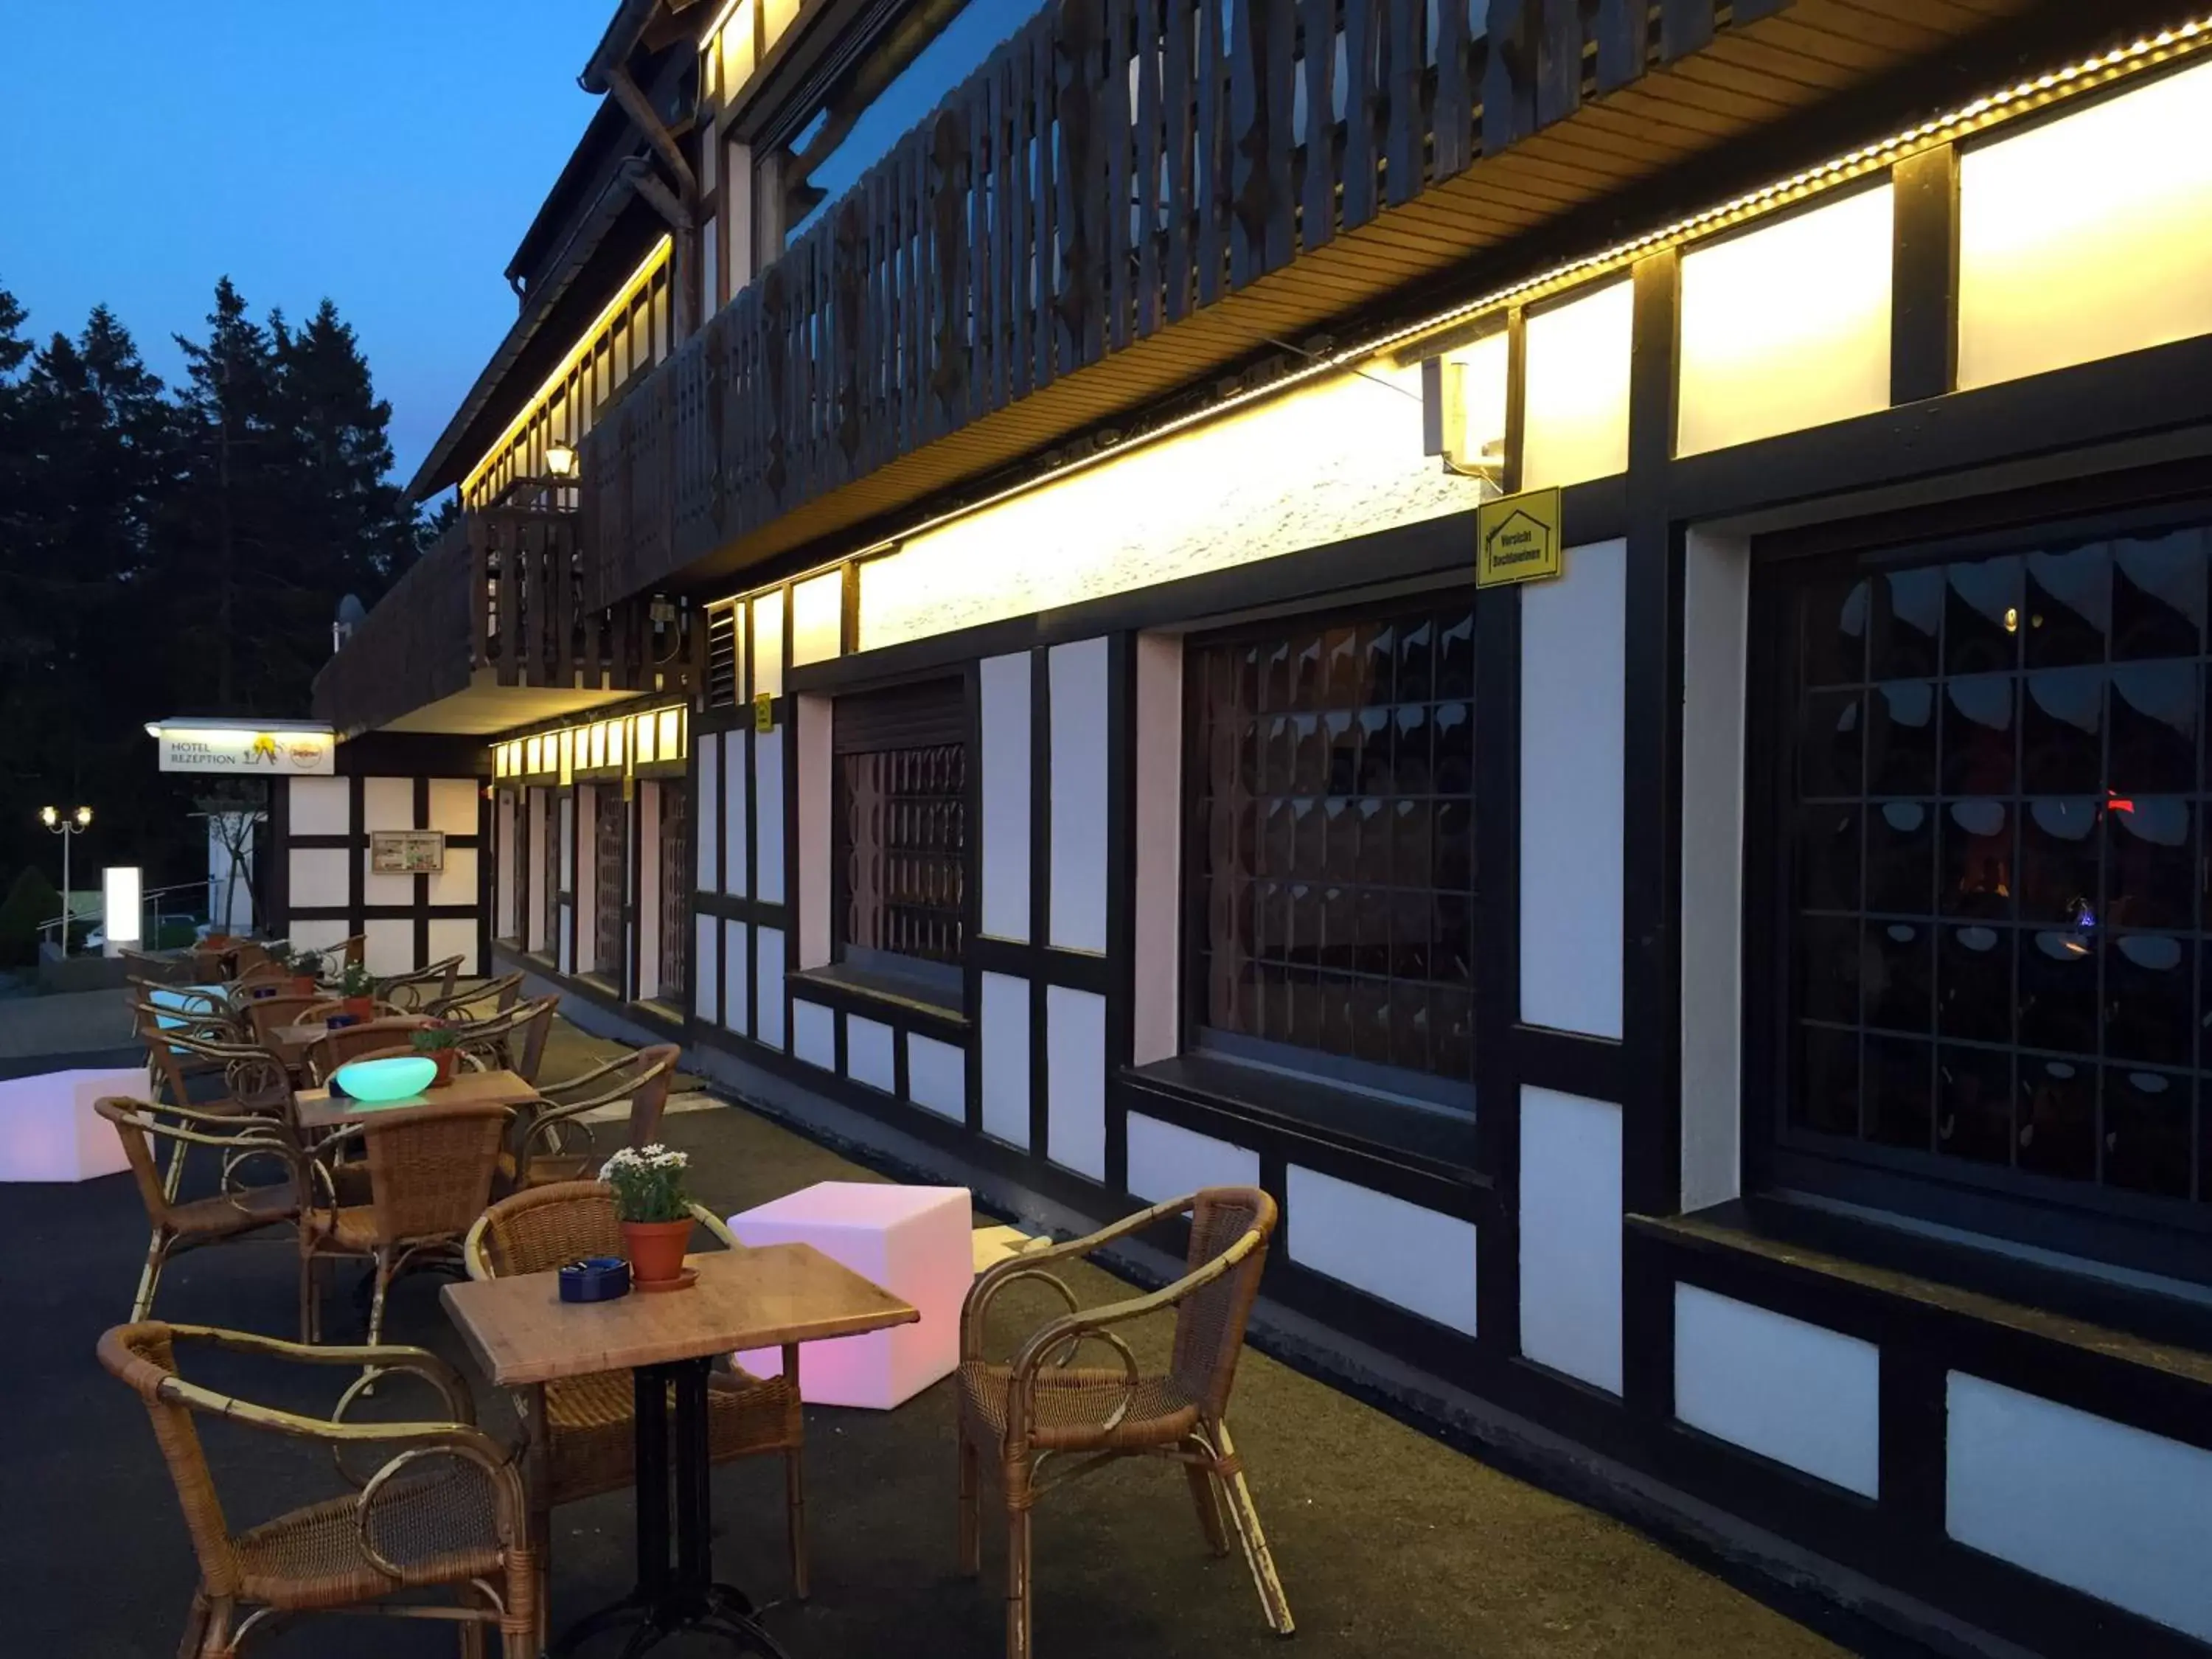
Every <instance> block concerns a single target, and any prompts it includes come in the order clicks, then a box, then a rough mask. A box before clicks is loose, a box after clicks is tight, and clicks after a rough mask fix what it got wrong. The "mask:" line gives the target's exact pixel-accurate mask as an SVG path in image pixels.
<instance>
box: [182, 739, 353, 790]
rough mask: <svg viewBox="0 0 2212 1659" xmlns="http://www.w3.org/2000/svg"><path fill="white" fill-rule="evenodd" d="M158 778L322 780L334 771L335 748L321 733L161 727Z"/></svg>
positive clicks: (331, 740) (333, 743)
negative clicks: (214, 775) (210, 775)
mask: <svg viewBox="0 0 2212 1659" xmlns="http://www.w3.org/2000/svg"><path fill="white" fill-rule="evenodd" d="M159 737H160V741H161V769H162V770H163V771H164V772H222V773H243V774H247V775H253V774H258V775H261V776H264V777H290V778H298V777H324V778H326V777H328V776H330V775H331V773H332V772H333V771H335V770H336V769H337V768H336V765H335V760H336V755H337V744H336V742H335V741H334V739H333V738H332V737H331V733H329V732H250V731H246V730H244V729H240V730H237V731H220V730H203V729H200V728H197V727H192V726H165V727H163V728H162V729H161V732H160V733H159Z"/></svg>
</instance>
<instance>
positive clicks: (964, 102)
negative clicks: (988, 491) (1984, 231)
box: [583, 0, 2172, 602]
mask: <svg viewBox="0 0 2212 1659" xmlns="http://www.w3.org/2000/svg"><path fill="white" fill-rule="evenodd" d="M2171 11H2172V6H2171V4H2170V3H2167V4H2163V5H2152V4H2142V5H2137V4H2134V3H2130V0H2115V3H2113V4H2112V5H2110V6H2100V7H2098V8H2095V9H2093V13H2094V15H2089V11H2088V10H2085V9H2081V8H2079V7H2074V6H2069V5H2066V4H2063V3H2039V0H1738V3H1736V4H1735V5H1734V6H1733V7H1731V6H1729V5H1726V4H1719V3H1715V0H1660V3H1654V4H1651V5H1649V6H1648V7H1647V6H1644V5H1637V4H1630V3H1621V0H1602V3H1600V4H1597V5H1595V6H1594V7H1593V6H1589V5H1583V4H1577V3H1573V0H1491V3H1490V7H1489V12H1488V27H1487V30H1486V33H1483V34H1482V35H1480V36H1479V37H1476V38H1474V39H1472V40H1454V39H1453V38H1452V28H1453V24H1452V20H1453V18H1454V17H1455V15H1457V9H1456V8H1455V7H1453V6H1449V5H1446V6H1444V7H1443V8H1442V9H1441V11H1440V13H1439V19H1440V31H1441V32H1440V34H1439V49H1438V51H1437V54H1436V61H1434V62H1432V63H1429V64H1417V63H1415V62H1414V58H1415V56H1416V53H1417V52H1418V43H1419V40H1420V32H1421V29H1422V27H1424V26H1425V21H1424V20H1425V9H1423V7H1422V6H1421V5H1420V4H1419V0H1235V3H1234V4H1233V6H1232V9H1231V13H1230V19H1229V28H1228V33H1227V34H1226V37H1225V38H1223V37H1218V36H1216V35H1215V34H1214V33H1212V30H1211V28H1210V27H1209V22H1210V18H1211V17H1212V16H1213V15H1218V14H1215V13H1213V12H1212V11H1211V9H1209V8H1207V7H1206V6H1204V5H1202V4H1198V5H1194V4H1193V3H1192V0H1060V3H1059V4H1057V5H1054V6H1049V7H1048V8H1047V9H1046V10H1045V11H1044V12H1043V13H1042V15H1039V16H1038V17H1036V19H1034V20H1033V21H1031V22H1030V24H1028V25H1026V26H1025V27H1024V28H1023V30H1022V31H1021V32H1020V33H1018V35H1017V36H1015V37H1014V38H1013V39H1012V40H1009V41H1007V42H1006V44H1005V45H1003V46H1001V47H1000V49H999V51H998V52H996V53H995V54H994V56H993V58H991V59H990V61H989V62H988V63H987V64H986V65H985V67H984V68H983V69H982V70H980V71H979V72H978V73H977V74H976V75H975V76H973V77H972V78H971V79H970V80H969V82H966V83H965V84H963V86H962V87H961V88H958V89H957V90H956V91H955V92H954V93H952V94H951V95H950V96H949V97H947V99H946V100H945V101H944V103H943V104H941V105H940V106H939V109H938V110H937V112H935V113H934V114H933V115H932V116H931V117H930V118H928V119H927V120H926V121H924V122H923V123H921V125H919V126H917V127H916V128H915V129H914V130H913V131H909V132H908V134H907V135H906V136H905V137H903V138H902V139H901V141H900V142H899V143H898V144H897V145H896V147H895V148H894V149H892V151H891V152H890V154H889V155H887V156H886V157H885V158H884V160H883V161H881V162H880V163H878V166H877V167H875V168H874V169H873V170H872V172H871V173H869V174H867V175H866V177H865V178H864V179H862V180H861V181H860V183H859V184H858V185H855V186H854V189H853V190H852V191H849V192H848V194H847V196H846V197H844V198H843V199H842V201H841V202H840V203H839V204H836V206H834V207H832V208H831V209H830V210H829V211H828V212H827V213H825V214H824V215H823V216H822V218H821V219H820V221H819V222H817V224H816V225H814V226H813V227H811V228H810V229H809V231H808V233H807V234H805V236H804V237H802V238H800V239H799V240H798V241H796V242H795V243H794V244H793V246H791V247H790V248H789V249H788V250H787V252H786V253H785V254H784V256H783V258H781V259H779V260H778V261H777V262H776V263H775V264H773V265H771V266H770V267H769V269H768V270H765V271H763V273H762V274H761V276H759V277H758V278H757V279H756V280H755V281H754V282H753V283H751V284H750V286H749V287H748V288H747V289H745V290H744V292H743V293H741V294H740V295H738V297H737V298H736V299H735V300H733V301H732V302H731V303H730V304H729V305H728V306H726V307H724V308H723V309H722V310H721V311H720V313H717V315H716V316H715V317H714V318H713V319H710V320H709V322H708V325H707V327H706V328H705V329H704V330H702V332H701V333H700V334H699V335H697V336H695V337H693V338H692V339H691V340H690V341H688V342H686V343H685V344H684V347H683V348H682V349H680V350H679V351H678V353H677V354H676V355H675V356H672V357H671V359H670V361H669V362H666V363H665V364H664V365H662V366H661V367H660V368H659V370H657V371H656V373H655V374H654V375H653V377H651V378H650V379H649V380H647V381H646V382H645V383H644V384H643V385H642V386H640V387H639V388H638V389H637V390H636V391H635V392H633V393H632V394H631V395H630V396H629V398H626V399H625V400H624V402H623V404H622V405H621V406H620V407H619V408H618V409H617V410H615V411H614V412H613V414H612V416H610V417H609V418H607V419H606V420H605V421H603V422H601V424H600V425H599V427H598V428H596V429H595V430H594V431H593V432H592V435H591V436H590V438H589V439H588V440H587V441H586V445H585V447H584V452H583V475H584V513H585V524H586V582H587V586H588V591H589V592H590V593H591V594H592V596H593V597H595V598H596V599H598V600H599V601H602V602H610V601H611V600H612V599H616V598H618V597H620V596H622V595H624V594H629V593H637V592H645V591H647V590H650V589H654V588H659V587H662V586H669V585H671V584H672V585H676V586H682V587H684V588H685V589H687V590H691V591H698V592H710V591H712V590H713V589H714V588H715V587H716V586H727V585H728V583H729V580H730V579H731V578H732V577H733V576H734V575H735V574H737V573H738V572H739V571H742V570H745V569H747V568H751V567H756V566H758V565H761V564H763V562H769V561H775V562H776V564H777V565H778V566H779V567H780V566H781V565H784V564H788V563H791V562H794V560H795V559H796V557H797V556H799V554H801V553H803V554H804V555H805V556H813V555H815V554H817V553H821V552H828V551H836V550H842V549H844V548H847V547H849V546H850V545H851V544H853V543H854V541H855V540H856V539H857V540H866V539H869V538H874V537H876V536H879V535H882V534H884V533H887V532H893V531H896V529H897V528H899V527H901V526H902V525H904V524H906V523H908V522H911V521H912V520H913V519H914V518H915V516H916V514H917V512H918V510H919V509H920V508H921V507H924V506H925V505H926V506H927V507H932V508H934V507H939V506H944V505H949V504H952V503H955V502H957V501H959V500H960V499H962V498H963V496H974V495H980V494H981V493H983V490H984V489H985V488H986V487H997V486H998V485H999V484H1000V483H1002V482H1004V481H1005V480H1006V479H1007V478H1009V477H1013V476H1018V474H1019V473H1020V472H1021V471H1023V470H1025V469H1027V468H1032V467H1034V465H1036V462H1037V461H1038V459H1040V458H1041V457H1044V456H1045V455H1047V453H1048V452H1051V451H1052V450H1053V449H1054V446H1058V445H1064V444H1066V442H1067V441H1068V440H1069V439H1070V438H1071V437H1073V436H1077V435H1084V434H1086V433H1096V432H1097V431H1098V430H1099V429H1100V428H1114V427H1115V426H1117V425H1121V424H1124V423H1126V422H1129V421H1130V420H1131V419H1132V417H1133V416H1138V417H1142V416H1155V417H1156V416H1157V415H1158V412H1159V411H1160V410H1162V409H1163V408H1164V407H1170V406H1172V403H1171V400H1175V399H1177V398H1182V399H1184V400H1186V401H1188V400H1189V399H1190V398H1192V397H1193V395H1194V394H1195V395H1196V396H1197V397H1199V398H1203V397H1204V396H1206V393H1207V392H1209V391H1210V390H1211V389H1212V387H1214V386H1217V385H1219V384H1222V382H1221V377H1222V376H1224V375H1225V374H1231V373H1239V372H1243V371H1246V370H1249V369H1250V368H1253V366H1255V364H1256V365H1262V366H1264V364H1265V363H1266V362H1267V360H1268V359H1270V358H1274V359H1282V358H1284V357H1286V356H1287V357H1292V358H1295V356H1296V355H1297V353H1298V352H1300V351H1301V350H1306V349H1312V348H1313V345H1314V337H1315V336H1316V334H1317V333H1319V334H1324V335H1330V334H1334V335H1335V336H1336V337H1342V335H1343V334H1344V333H1346V332H1347V331H1357V329H1358V326H1359V325H1361V324H1362V323H1363V322H1365V321H1370V320H1372V319H1377V318H1378V317H1380V316H1382V315H1383V314H1386V313H1391V312H1393V311H1395V312H1397V313H1400V314H1402V313H1404V311H1405V309H1406V307H1408V306H1410V305H1413V304H1415V303H1417V302H1421V301H1426V302H1428V303H1431V304H1432V303H1436V302H1438V301H1441V300H1443V298H1445V297H1446V296H1453V297H1456V296H1459V295H1465V294H1467V293H1470V292H1478V291H1480V290H1482V289H1486V288H1489V287H1492V286H1495V285H1497V284H1498V283H1499V282H1501V281H1502V280H1504V279H1505V278H1506V277H1508V276H1522V275H1527V274H1528V273H1530V272H1532V271H1535V270H1542V269H1544V268H1546V267H1547V265H1549V264H1552V263H1553V262H1555V261H1557V260H1559V259H1561V258H1566V257H1569V256H1571V255H1574V254H1578V253H1583V252H1588V251H1589V250H1590V249H1592V248H1594V247H1597V246H1604V245H1606V244H1607V243H1609V242H1612V241H1613V240H1618V239H1619V238H1620V236H1621V235H1623V234H1629V233H1632V232H1640V231H1643V230H1647V229H1650V228H1655V227H1656V226H1658V225H1662V224H1664V223H1665V222H1668V220H1669V219H1670V218H1672V217H1674V216H1677V215H1679V214H1680V213H1682V212H1684V211H1686V210H1691V209H1693V208H1698V207H1702V206H1705V205H1707V204H1711V202H1712V201H1714V200H1716V199H1719V198H1722V197H1725V196H1727V195H1729V194H1730V193H1732V192H1734V191H1738V190H1743V189H1750V188H1753V187H1756V186H1758V185H1764V184H1765V183H1768V182H1770V181H1771V180H1773V179H1777V178H1778V177H1781V176H1784V175H1786V174H1787V173H1790V171H1792V170H1793V169H1795V168H1796V167H1803V166H1809V165H1813V164H1815V163H1817V162H1819V161H1823V160H1825V159H1826V158H1827V157H1829V156H1831V155H1834V154H1835V153H1837V152H1838V150H1841V149H1848V148H1850V145H1852V144H1853V143H1859V142H1864V141H1866V140H1869V139H1871V138H1873V137H1876V136H1878V135H1881V134H1883V133H1886V132H1887V131H1892V130H1893V129H1894V128H1896V127H1897V126H1898V125H1902V124H1904V123H1905V122H1908V121H1911V120H1916V119H1918V118H1921V117H1923V115H1925V114H1927V113H1929V112H1933V111H1935V110H1936V109H1938V108H1940V107H1942V106H1944V105H1946V104H1947V103H1949V102H1953V101H1955V100H1960V99H1961V98H1963V97H1967V96H1971V95H1973V94H1975V93H1978V92H1979V91H1982V90H1985V89H1986V88H1989V87H1990V86H1991V85H1994V84H1997V83H2000V82H2002V81H2003V80H2004V79H2005V78H2006V77H2007V76H2008V75H2010V74H2014V73H2017V72H2020V71H2021V70H2026V69H2030V68H2042V67H2045V66H2047V64H2050V63H2051V62H2052V61H2057V60H2058V59H2060V58H2063V56H2064V55H2065V54H2066V53H2068V52H2074V51H2076V50H2079V49H2081V48H2083V47H2086V46H2102V45H2106V44H2109V43H2110V42H2111V41H2112V40H2116V39H2122V38H2125V36H2124V32H2125V31H2126V30H2127V29H2129V28H2130V27H2131V26H2132V25H2133V24H2135V23H2136V22H2137V21H2149V22H2155V21H2160V19H2161V18H2162V17H2170V14H2171ZM1323 30H1329V31H1337V30H1340V31H1341V32H1342V34H1343V37H1344V41H1345V43H1346V46H1345V51H1344V53H1343V57H1344V60H1345V62H1346V64H1349V65H1353V66H1357V65H1360V64H1365V65H1367V70H1366V71H1365V72H1364V73H1361V72H1357V71H1356V70H1348V71H1347V72H1346V80H1347V81H1348V84H1346V85H1344V86H1343V87H1341V88H1340V87H1339V86H1337V85H1336V84H1335V82H1336V77H1337V65H1336V64H1335V63H1334V61H1333V59H1334V56H1335V54H1332V53H1328V52H1321V53H1315V54H1311V55H1310V56H1308V55H1306V54H1304V50H1303V46H1304V39H1305V38H1307V36H1308V35H1309V34H1312V35H1314V36H1316V37H1317V36H1318V35H1319V34H1320V33H1321V32H1322V31H1323ZM1401 40H1402V41H1404V42H1406V43H1407V46H1408V47H1409V48H1410V49H1409V50H1405V51H1401V52H1399V53H1398V55H1397V59H1396V61H1398V62H1399V63H1401V64H1405V65H1407V68H1406V69H1405V70H1404V72H1402V73H1401V72H1396V71H1394V70H1392V68H1391V64H1392V61H1393V60H1392V55H1391V52H1390V50H1389V49H1390V46H1391V45H1392V44H1393V43H1394V42H1395V41H1401ZM1177 42H1194V51H1193V52H1180V51H1178V50H1177V49H1176V44H1175V43H1177ZM1301 94H1302V95H1303V97H1304V100H1305V101H1306V102H1307V103H1309V104H1310V105H1312V106H1316V107H1322V106H1328V107H1334V106H1336V105H1335V101H1334V100H1336V99H1337V98H1338V97H1339V95H1340V94H1341V97H1342V100H1343V106H1344V107H1345V108H1346V110H1347V111H1348V112H1349V116H1350V118H1347V119H1346V120H1343V121H1340V122H1339V123H1338V124H1337V125H1336V129H1335V131H1334V135H1333V142H1332V143H1330V144H1329V145H1328V146H1325V147H1323V148H1322V149H1321V150H1320V151H1319V152H1317V153H1309V147H1307V146H1305V145H1304V144H1302V143H1297V142H1294V141H1295V140H1296V138H1297V134H1296V133H1295V132H1294V131H1292V124H1291V112H1293V111H1294V110H1295V109H1296V108H1297V106H1298V98H1299V96H1300V95H1301ZM1271 110H1273V111H1279V112H1281V114H1280V117H1279V118H1270V111H1271ZM1209 135H1211V137H1209ZM1040 137H1048V138H1049V140H1050V141H1051V142H1050V144H1049V147H1045V146H1040V145H1038V144H1037V143H1036V141H1037V140H1038V139H1039V138H1040ZM1039 149H1045V151H1046V153H1048V154H1056V155H1058V157H1059V158H1060V166H1059V167H1057V168H1056V170H1055V171H1054V173H1053V175H1052V176H1049V177H1047V178H1043V179H1039V178H1037V177H1036V176H1034V173H1035V169H1034V167H1033V166H1031V167H1024V166H1022V165H1019V164H1018V161H1019V159H1020V158H1027V159H1028V160H1030V161H1032V162H1033V161H1034V158H1035V155H1036V153H1037V152H1038V150H1039ZM1163 176H1164V178H1165V179H1166V181H1167V182H1166V185H1165V188H1164V191H1163V190H1162V189H1161V188H1160V187H1159V186H1158V185H1154V184H1153V183H1152V180H1155V179H1161V178H1162V177H1163ZM978 179H985V180H987V181H988V187H987V191H979V190H977V189H976V188H975V181H976V180H978ZM986 196H987V197H989V198H990V203H991V204H995V205H987V204H985V200H984V198H985V197H986ZM1121 201H1127V202H1130V203H1132V204H1133V205H1134V208H1135V212H1134V213H1133V214H1128V213H1123V214H1116V213H1112V212H1109V211H1107V210H1106V209H1107V204H1109V203H1114V202H1121ZM1132 220H1134V221H1136V222H1138V223H1139V224H1142V223H1144V222H1147V221H1149V222H1151V223H1152V224H1154V225H1155V226H1156V227H1157V230H1156V233H1155V234H1153V235H1152V236H1150V237H1146V236H1144V235H1141V234H1132V230H1131V222H1132ZM783 555H792V556H793V557H791V558H779V557H778V556H783Z"/></svg>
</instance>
